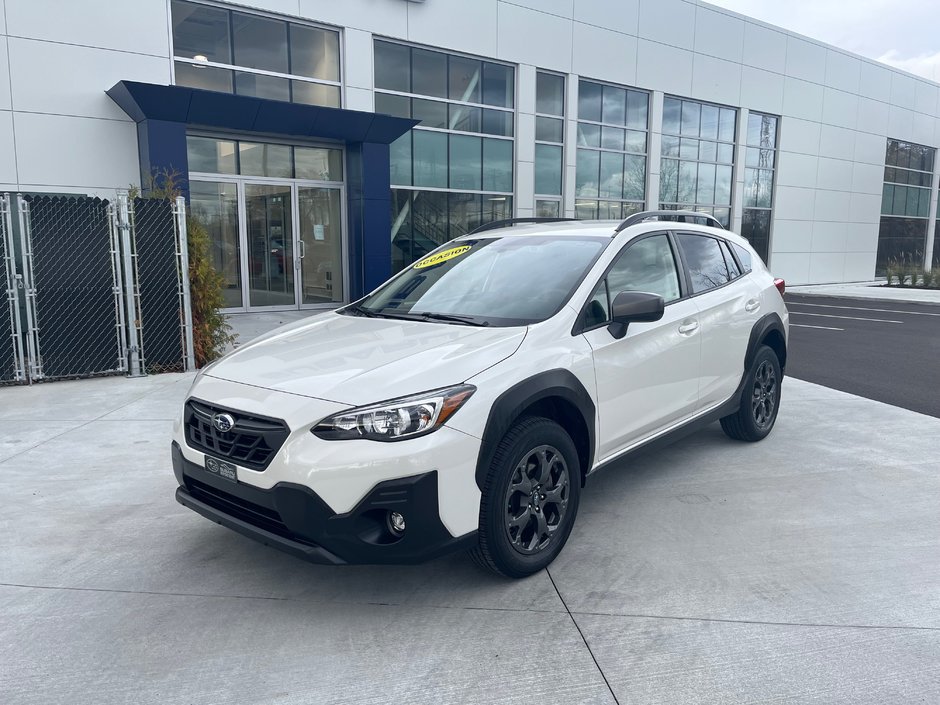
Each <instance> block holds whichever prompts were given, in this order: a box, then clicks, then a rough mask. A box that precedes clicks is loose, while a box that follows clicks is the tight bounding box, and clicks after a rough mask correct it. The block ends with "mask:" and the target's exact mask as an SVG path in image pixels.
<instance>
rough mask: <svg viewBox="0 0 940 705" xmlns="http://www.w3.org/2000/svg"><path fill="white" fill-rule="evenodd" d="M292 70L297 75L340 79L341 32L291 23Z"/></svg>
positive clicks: (333, 79) (329, 79)
mask: <svg viewBox="0 0 940 705" xmlns="http://www.w3.org/2000/svg"><path fill="white" fill-rule="evenodd" d="M290 72H291V73H292V74H294V75H295V76H309V77H310V78H322V79H324V80H327V81H339V34H337V33H336V32H331V31H328V30H324V29H319V28H317V27H305V26H303V25H298V24H291V25H290Z"/></svg>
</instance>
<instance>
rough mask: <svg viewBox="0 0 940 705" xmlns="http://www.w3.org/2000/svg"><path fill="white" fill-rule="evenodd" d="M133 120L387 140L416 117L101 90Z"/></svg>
mask: <svg viewBox="0 0 940 705" xmlns="http://www.w3.org/2000/svg"><path fill="white" fill-rule="evenodd" d="M107 93H108V95H109V96H110V97H111V99H112V100H113V101H114V102H115V103H117V104H118V105H119V106H120V107H121V109H122V110H124V112H125V113H127V114H128V116H129V117H130V118H131V119H132V120H134V122H137V123H140V122H143V121H145V120H159V121H161V122H175V123H182V124H185V125H189V126H199V127H207V128H212V129H217V130H234V131H237V132H259V133H264V134H274V135H290V136H294V137H307V138H318V139H330V140H342V141H344V142H371V143H373V144H391V143H392V142H394V141H395V140H396V139H398V138H399V137H401V136H402V135H403V134H405V133H406V132H408V130H410V129H411V128H412V127H414V126H415V125H417V124H418V121H417V120H409V119H406V118H399V117H392V116H391V115H379V114H376V113H368V112H363V111H360V110H344V109H341V108H325V107H322V106H319V105H302V104H300V103H287V102H284V101H280V100H270V99H268V98H254V97H252V96H245V95H232V94H230V93H220V92H217V91H207V90H202V89H199V88H187V87H185V86H161V85H157V84H153V83H140V82H138V81H118V82H117V83H116V84H114V86H112V87H111V89H110V90H108V91H107Z"/></svg>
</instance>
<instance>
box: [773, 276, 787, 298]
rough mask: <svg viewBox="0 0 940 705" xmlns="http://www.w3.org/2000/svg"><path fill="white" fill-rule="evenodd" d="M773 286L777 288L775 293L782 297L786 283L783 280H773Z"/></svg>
mask: <svg viewBox="0 0 940 705" xmlns="http://www.w3.org/2000/svg"><path fill="white" fill-rule="evenodd" d="M774 286H775V287H777V291H779V292H780V295H781V296H783V294H784V292H786V290H787V283H786V282H785V281H783V279H774Z"/></svg>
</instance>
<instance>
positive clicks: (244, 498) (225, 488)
mask: <svg viewBox="0 0 940 705" xmlns="http://www.w3.org/2000/svg"><path fill="white" fill-rule="evenodd" d="M172 456H173V472H174V474H175V475H176V479H177V481H178V482H179V484H180V487H179V488H178V489H177V490H176V500H177V501H178V502H179V503H180V504H182V505H183V506H185V507H189V508H190V509H192V510H193V511H195V512H197V513H199V514H201V515H202V516H204V517H206V518H208V519H211V520H212V521H215V522H216V523H218V524H221V525H222V526H225V527H227V528H229V529H232V530H234V531H237V532H238V533H240V534H242V535H244V536H248V537H249V538H252V539H255V540H256V541H260V542H261V543H264V544H265V545H268V546H273V547H275V548H278V549H280V550H283V551H285V552H287V553H290V554H291V555H293V556H296V557H298V558H302V559H304V560H307V561H311V562H313V563H326V564H332V565H341V564H353V563H357V564H363V563H369V564H382V563H386V564H387V563H419V562H422V561H425V560H429V559H431V558H435V557H437V556H441V555H444V554H446V553H451V552H454V551H458V550H461V549H464V548H470V547H472V546H473V545H474V543H475V542H476V532H475V531H474V532H471V533H469V534H466V535H464V536H460V537H458V538H454V537H453V536H452V535H451V534H450V532H449V531H448V530H447V529H446V528H445V527H444V525H443V523H442V522H441V519H440V512H439V507H438V473H437V471H431V472H427V473H424V474H421V475H413V476H411V477H404V478H399V479H394V480H386V481H384V482H380V483H378V484H377V485H375V487H373V488H372V490H370V491H369V492H368V493H367V494H366V495H365V497H363V498H362V500H361V501H360V502H359V503H358V504H357V505H356V506H355V507H354V508H353V509H352V510H350V511H349V512H346V513H343V514H337V513H336V512H334V511H333V510H332V509H330V507H329V505H328V504H327V503H326V502H324V501H323V500H322V499H321V498H320V497H319V496H318V495H317V494H316V493H315V492H314V491H313V490H311V489H309V488H307V487H304V486H303V485H299V484H295V483H290V482H279V483H277V484H275V485H274V486H273V487H271V488H269V489H262V488H259V487H255V486H253V485H249V484H246V483H243V482H237V483H236V482H231V481H228V480H225V479H222V478H220V477H219V476H217V475H215V474H213V473H210V472H208V471H207V470H206V469H205V468H203V467H200V466H199V465H197V464H196V463H194V462H192V461H190V460H187V459H186V458H185V457H184V456H183V453H182V451H181V449H180V446H179V444H177V443H176V442H174V443H173V446H172ZM392 511H395V512H399V513H400V514H402V515H403V516H404V517H405V522H406V527H405V531H404V533H403V534H402V535H401V536H396V535H395V534H394V532H392V531H391V529H390V528H389V527H388V523H387V517H388V514H389V512H392Z"/></svg>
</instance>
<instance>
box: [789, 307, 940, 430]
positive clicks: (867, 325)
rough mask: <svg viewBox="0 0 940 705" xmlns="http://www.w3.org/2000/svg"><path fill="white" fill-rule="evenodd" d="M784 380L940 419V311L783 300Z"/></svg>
mask: <svg viewBox="0 0 940 705" xmlns="http://www.w3.org/2000/svg"><path fill="white" fill-rule="evenodd" d="M786 302H787V308H788V309H789V310H790V354H789V359H788V362H787V375H788V376H791V377H796V378H797V379H802V380H806V381H807V382H815V383H816V384H821V385H823V386H826V387H831V388H833V389H838V390H840V391H843V392H849V393H851V394H856V395H858V396H862V397H866V398H868V399H876V400H878V401H882V402H885V403H887V404H892V405H894V406H900V407H902V408H905V409H910V410H912V411H918V412H920V413H922V414H929V415H931V416H936V417H940V306H937V305H931V304H915V303H901V302H894V301H892V302H888V301H873V300H871V299H847V298H845V299H844V298H835V297H829V296H808V295H794V294H787V295H786Z"/></svg>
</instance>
